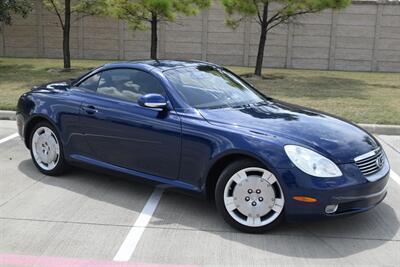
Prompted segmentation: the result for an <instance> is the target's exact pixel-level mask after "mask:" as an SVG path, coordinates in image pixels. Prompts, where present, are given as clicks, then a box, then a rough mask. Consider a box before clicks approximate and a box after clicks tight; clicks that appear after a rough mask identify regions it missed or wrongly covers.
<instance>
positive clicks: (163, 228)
mask: <svg viewBox="0 0 400 267" xmlns="http://www.w3.org/2000/svg"><path fill="white" fill-rule="evenodd" d="M0 220H15V221H31V222H44V223H64V224H80V225H94V226H110V227H124V228H132V227H138V226H134V225H131V224H108V223H94V222H77V221H60V220H44V219H33V218H15V217H0ZM138 228H140V227H138ZM144 228H146V229H155V230H174V231H190V232H211V233H232V234H242V235H249V234H246V233H241V232H237V231H231V230H216V229H205V228H199V229H192V228H176V227H161V226H146V227H144ZM308 232H309V231H308ZM310 234H311V235H312V236H314V237H318V238H327V239H345V240H364V241H387V242H400V239H388V238H366V237H354V236H353V237H352V236H346V237H343V236H333V235H318V234H316V233H310ZM250 235H251V234H250ZM267 235H270V236H274V237H275V236H276V237H279V236H298V237H311V236H310V235H307V234H293V233H290V234H282V233H278V234H276V233H268V234H267Z"/></svg>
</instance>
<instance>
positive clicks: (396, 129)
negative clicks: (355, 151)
mask: <svg viewBox="0 0 400 267" xmlns="http://www.w3.org/2000/svg"><path fill="white" fill-rule="evenodd" d="M358 126H360V127H361V128H363V129H364V130H366V131H367V132H369V133H372V134H383V135H400V125H382V124H358Z"/></svg>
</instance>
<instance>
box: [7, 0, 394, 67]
mask: <svg viewBox="0 0 400 267" xmlns="http://www.w3.org/2000/svg"><path fill="white" fill-rule="evenodd" d="M224 22H225V14H224V11H223V9H222V7H221V6H220V3H219V2H218V1H215V2H214V4H213V5H212V7H211V8H210V9H208V10H205V11H203V12H202V13H201V14H199V15H198V16H196V17H181V18H178V20H177V21H176V23H168V24H162V25H160V30H159V56H160V58H177V59H201V60H207V61H211V62H216V63H220V64H225V65H239V66H254V64H255V60H256V55H257V47H258V38H259V27H258V24H257V23H256V22H251V21H247V22H244V23H242V24H241V25H240V26H239V27H238V28H237V29H235V30H232V29H230V28H228V27H226V26H225V23H224ZM61 48H62V34H61V30H60V28H59V25H58V21H57V18H56V17H55V15H53V14H51V13H49V12H48V11H46V10H45V9H43V8H42V6H41V4H40V0H38V1H36V5H35V10H34V12H33V13H32V14H31V15H30V16H29V17H28V18H27V19H21V18H16V19H15V20H14V23H13V25H12V26H6V27H5V28H4V31H3V32H2V33H1V34H0V56H10V57H62V49H61ZM149 51H150V34H149V32H140V31H136V32H133V31H132V30H130V29H129V27H128V26H127V25H126V23H124V22H122V21H116V20H113V19H109V18H96V17H84V18H81V19H79V18H74V19H73V25H72V30H71V54H72V57H73V58H85V59H119V60H129V59H143V58H148V57H149V53H150V52H149ZM264 66H268V67H281V68H307V69H323V70H326V69H330V70H359V71H400V5H399V2H396V1H383V0H381V1H354V2H353V4H352V5H351V6H349V7H348V8H347V9H345V10H341V11H332V10H326V11H324V12H322V13H320V14H313V15H304V16H301V17H299V18H297V19H296V21H295V22H293V23H290V24H284V25H280V26H279V27H277V28H275V29H274V30H273V31H271V32H270V33H269V35H268V41H267V48H266V55H265V59H264Z"/></svg>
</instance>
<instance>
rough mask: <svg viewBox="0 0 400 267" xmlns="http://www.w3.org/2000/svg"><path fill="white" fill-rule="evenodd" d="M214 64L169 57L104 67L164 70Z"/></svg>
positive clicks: (125, 62)
mask: <svg viewBox="0 0 400 267" xmlns="http://www.w3.org/2000/svg"><path fill="white" fill-rule="evenodd" d="M204 65H208V66H214V67H218V65H216V64H213V63H209V62H205V61H198V60H170V59H162V60H133V61H121V62H114V63H108V64H105V65H104V66H103V67H104V68H119V67H136V68H141V69H149V70H150V69H154V68H156V69H159V70H160V71H166V70H170V69H175V68H182V67H197V66H204Z"/></svg>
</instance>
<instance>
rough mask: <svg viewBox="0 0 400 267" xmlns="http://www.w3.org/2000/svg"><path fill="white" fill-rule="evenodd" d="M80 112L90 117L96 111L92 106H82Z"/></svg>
mask: <svg viewBox="0 0 400 267" xmlns="http://www.w3.org/2000/svg"><path fill="white" fill-rule="evenodd" d="M82 110H84V111H85V112H86V113H87V114H90V115H93V114H96V113H97V111H98V110H97V109H96V107H95V106H92V105H87V106H82Z"/></svg>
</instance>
